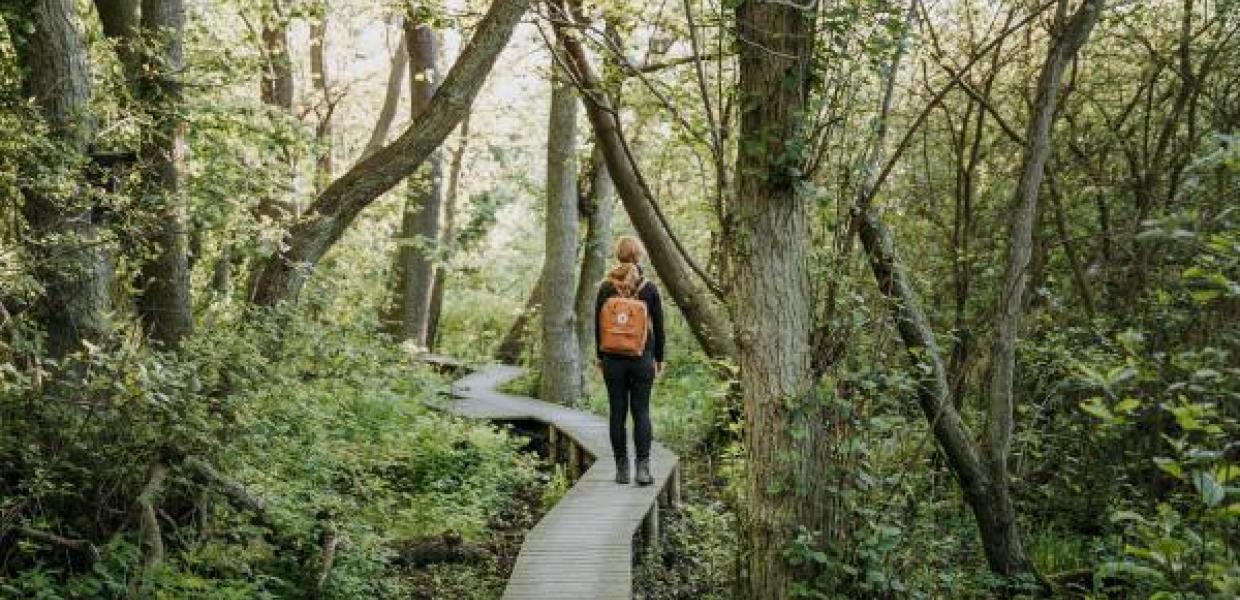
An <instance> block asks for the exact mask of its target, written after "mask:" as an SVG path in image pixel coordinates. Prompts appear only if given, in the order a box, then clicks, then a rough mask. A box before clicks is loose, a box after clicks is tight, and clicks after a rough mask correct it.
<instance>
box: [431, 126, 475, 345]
mask: <svg viewBox="0 0 1240 600" xmlns="http://www.w3.org/2000/svg"><path fill="white" fill-rule="evenodd" d="M460 137H461V140H460V142H458V143H457V145H456V150H454V151H453V152H452V160H451V162H450V163H449V165H448V188H447V190H445V191H444V198H443V204H444V207H443V231H442V232H441V233H440V236H439V245H440V248H441V250H442V251H441V257H442V262H440V264H439V268H437V269H435V285H434V288H433V289H432V290H431V314H430V317H428V318H427V321H426V347H427V348H429V349H431V350H432V351H433V350H434V349H435V346H436V343H437V342H438V340H439V319H440V317H441V316H442V315H443V298H444V295H445V294H446V293H447V290H446V289H445V288H446V286H447V284H448V281H447V273H448V268H449V266H450V265H451V261H452V256H453V254H454V253H455V252H456V213H457V210H458V202H457V197H458V196H460V192H461V174H462V173H463V172H464V168H465V148H466V147H467V146H468V145H469V115H468V114H466V115H465V119H464V120H462V121H461V130H460Z"/></svg>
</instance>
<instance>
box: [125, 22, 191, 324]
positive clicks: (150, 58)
mask: <svg viewBox="0 0 1240 600" xmlns="http://www.w3.org/2000/svg"><path fill="white" fill-rule="evenodd" d="M141 30H142V36H143V42H142V45H143V48H144V52H143V53H144V56H145V60H144V65H143V67H142V69H141V71H140V73H141V74H140V76H139V81H138V92H139V93H138V97H139V99H140V100H141V102H142V105H143V108H144V110H147V111H148V112H149V114H150V126H149V128H148V131H147V132H145V133H144V135H143V136H142V147H141V150H140V152H139V154H140V156H141V162H142V165H143V167H144V169H145V179H146V180H145V181H144V184H143V194H142V195H143V199H144V204H145V205H146V206H147V207H149V212H150V215H151V216H153V217H154V219H153V224H152V228H153V232H152V233H151V234H150V235H149V236H148V240H149V241H150V245H151V251H152V252H153V253H154V256H153V257H151V258H150V259H149V260H144V261H143V262H142V266H141V268H140V273H139V286H138V287H139V294H138V312H139V315H140V316H141V318H142V321H143V324H144V325H145V327H147V329H148V330H149V331H150V336H151V339H152V340H155V341H158V342H160V343H163V344H165V345H166V346H168V347H176V346H177V345H179V344H180V341H181V339H182V338H183V337H184V336H186V335H187V334H189V333H190V332H191V331H192V330H193V326H194V317H193V314H192V312H191V302H190V282H189V254H188V251H189V232H188V226H189V224H188V218H187V205H186V199H185V190H184V183H183V179H184V173H185V119H184V117H183V115H182V111H183V110H184V106H183V105H184V98H183V96H184V92H183V87H184V86H183V84H182V83H181V77H182V71H183V70H184V68H185V56H184V47H183V45H184V32H185V6H184V4H183V2H182V0H142V24H141Z"/></svg>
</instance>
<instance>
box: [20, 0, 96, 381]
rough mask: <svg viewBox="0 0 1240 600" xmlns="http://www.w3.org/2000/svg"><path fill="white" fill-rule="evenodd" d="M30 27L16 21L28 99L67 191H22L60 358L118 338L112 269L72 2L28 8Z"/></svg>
mask: <svg viewBox="0 0 1240 600" xmlns="http://www.w3.org/2000/svg"><path fill="white" fill-rule="evenodd" d="M28 4H29V9H30V12H29V21H28V25H29V29H28V30H15V29H14V28H15V27H21V26H22V25H24V23H19V22H18V21H16V20H10V21H9V22H8V26H9V28H10V39H12V40H14V45H15V47H16V51H17V58H18V63H19V65H20V67H21V71H22V93H23V94H24V95H25V96H26V97H29V98H33V99H34V101H35V105H36V106H37V107H38V109H39V111H40V114H41V116H42V118H43V121H44V122H45V123H46V125H47V128H48V135H49V138H50V142H51V143H52V145H53V147H54V153H49V155H48V156H46V157H43V158H42V159H40V162H43V163H45V164H43V165H41V166H42V167H43V168H50V169H54V170H56V171H59V173H57V176H58V177H61V178H63V179H64V181H66V182H67V185H63V186H54V187H49V186H35V185H27V186H24V187H23V188H22V197H23V201H24V205H23V214H24V216H25V218H26V223H27V225H28V226H29V228H30V230H29V233H28V234H27V236H26V240H27V247H28V249H29V252H30V256H31V259H32V261H33V267H32V271H33V274H34V277H35V279H36V280H37V281H38V282H39V284H40V285H41V286H42V288H43V295H42V298H41V307H40V309H41V310H40V318H41V321H42V323H43V325H44V329H45V330H46V332H47V344H48V352H49V354H50V355H51V356H53V357H60V356H64V355H65V354H68V353H70V352H73V351H76V350H78V349H80V348H81V346H82V342H84V341H85V342H93V343H96V344H98V343H100V342H102V341H103V340H104V339H106V338H107V337H108V336H109V334H110V332H111V324H110V320H109V312H110V309H111V302H110V298H109V296H108V285H109V283H110V281H111V275H112V268H111V263H110V261H109V259H108V254H107V252H106V247H105V246H104V240H103V235H102V232H101V227H100V225H99V223H98V222H97V221H96V218H95V214H94V211H93V210H92V199H91V193H90V190H89V188H88V187H87V183H86V181H85V178H84V177H83V173H82V166H81V165H82V162H83V161H84V160H86V153H87V149H88V147H89V145H90V143H91V141H92V139H93V137H94V134H95V122H94V120H93V119H92V118H91V115H90V101H91V83H90V73H89V71H88V69H87V65H88V64H89V63H88V60H87V56H86V46H85V44H84V43H83V39H82V33H81V32H80V31H79V29H78V22H77V18H76V17H75V14H74V9H73V7H74V3H73V2H72V1H71V0H35V1H32V2H29V3H28Z"/></svg>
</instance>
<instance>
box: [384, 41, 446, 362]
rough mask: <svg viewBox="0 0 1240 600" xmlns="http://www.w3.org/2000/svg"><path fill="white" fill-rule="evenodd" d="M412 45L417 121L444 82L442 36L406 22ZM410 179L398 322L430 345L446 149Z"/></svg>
mask: <svg viewBox="0 0 1240 600" xmlns="http://www.w3.org/2000/svg"><path fill="white" fill-rule="evenodd" d="M405 40H406V41H405V43H406V45H407V46H408V48H409V95H410V104H409V114H410V116H411V118H414V119H417V118H418V117H420V116H422V115H423V114H424V113H425V112H426V110H427V108H428V107H429V106H430V102H431V98H432V97H433V96H434V94H435V86H436V85H437V84H438V80H439V69H438V68H437V67H436V61H435V58H436V55H437V47H438V45H439V41H438V35H437V34H436V33H435V30H434V29H432V28H431V27H430V26H429V25H425V24H418V23H416V22H414V21H412V20H407V21H405ZM427 163H429V164H425V165H423V166H422V168H421V169H420V170H419V171H418V172H416V173H414V175H413V176H412V177H410V178H409V181H408V183H407V184H406V185H407V186H408V188H407V190H406V195H405V211H404V214H403V216H402V218H401V224H400V243H399V251H398V258H397V263H396V298H397V300H396V315H395V316H396V317H397V318H396V321H397V325H398V326H397V333H398V337H399V338H400V339H402V340H412V341H413V343H414V344H416V345H418V346H422V347H425V346H426V345H427V344H426V339H427V338H426V334H427V321H428V319H429V317H430V308H431V291H432V290H431V287H432V286H433V285H434V282H435V258H436V255H437V254H438V252H437V247H438V245H439V217H440V212H441V211H442V206H443V204H442V193H441V192H442V190H441V187H442V185H441V183H442V179H443V174H442V165H441V160H440V153H439V152H438V150H436V151H434V152H432V153H431V155H430V157H429V158H428V159H427Z"/></svg>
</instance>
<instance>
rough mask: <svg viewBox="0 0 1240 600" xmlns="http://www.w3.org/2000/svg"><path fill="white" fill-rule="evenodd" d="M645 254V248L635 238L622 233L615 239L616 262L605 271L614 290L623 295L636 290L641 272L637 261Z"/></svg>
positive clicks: (629, 294)
mask: <svg viewBox="0 0 1240 600" xmlns="http://www.w3.org/2000/svg"><path fill="white" fill-rule="evenodd" d="M645 256H646V249H645V248H643V247H642V243H641V242H639V241H637V238H634V237H632V236H628V235H624V236H620V239H618V240H616V261H617V263H618V264H616V266H614V267H612V269H611V271H609V272H608V273H607V281H608V282H609V283H611V285H612V287H614V288H616V291H617V292H619V293H620V294H622V295H625V296H631V295H633V294H634V293H635V292H637V285H638V284H639V283H640V282H641V272H640V271H638V269H637V263H638V262H639V261H641V259H642V258H644V257H645Z"/></svg>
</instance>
